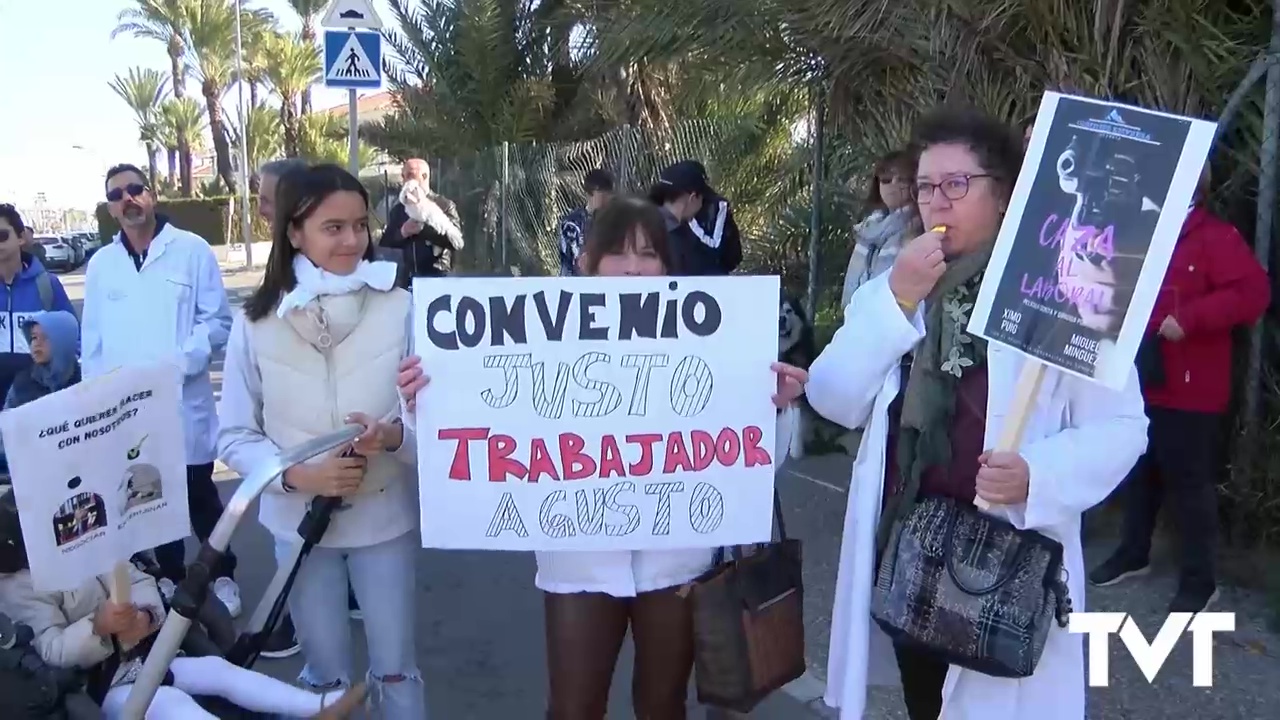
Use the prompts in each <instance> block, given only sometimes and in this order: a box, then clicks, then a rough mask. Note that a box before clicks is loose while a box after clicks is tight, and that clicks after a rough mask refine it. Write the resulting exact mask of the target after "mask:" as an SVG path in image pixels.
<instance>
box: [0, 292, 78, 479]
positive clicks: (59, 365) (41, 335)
mask: <svg viewBox="0 0 1280 720" xmlns="http://www.w3.org/2000/svg"><path fill="white" fill-rule="evenodd" d="M19 332H21V333H22V337H23V339H24V340H25V341H26V344H27V347H29V348H30V355H29V358H30V361H31V362H30V363H29V364H28V365H27V367H26V368H24V369H23V370H21V371H19V372H18V374H17V376H16V377H14V378H13V382H12V383H10V385H9V390H8V392H6V393H5V396H4V409H5V410H9V409H12V408H16V407H21V406H22V405H26V404H27V403H29V402H31V401H32V400H36V399H38V398H42V397H44V396H45V395H49V394H50V393H55V392H57V391H59V390H62V389H64V388H68V387H71V386H72V385H75V384H76V383H78V382H80V360H79V358H77V357H76V352H77V349H78V347H79V343H80V323H79V322H77V321H76V316H75V315H73V314H71V313H69V312H67V311H65V310H51V311H49V312H38V313H35V314H33V315H30V316H28V317H27V318H25V319H24V320H23V322H22V328H21V329H20V330H19ZM8 469H9V463H8V459H7V458H6V457H5V454H4V444H3V441H2V440H0V470H4V471H5V472H7V471H8Z"/></svg>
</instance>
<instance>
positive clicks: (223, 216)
mask: <svg viewBox="0 0 1280 720" xmlns="http://www.w3.org/2000/svg"><path fill="white" fill-rule="evenodd" d="M234 200H235V198H233V197H229V196H223V197H207V198H173V199H164V200H160V201H159V202H158V203H156V212H157V213H159V214H161V215H165V216H167V217H168V218H169V221H170V222H172V223H173V224H174V225H175V226H177V227H180V228H182V229H183V230H187V231H188V232H193V233H195V234H197V235H199V236H200V237H202V238H204V240H205V242H207V243H209V244H210V245H225V244H226V243H227V240H228V233H229V232H230V228H232V227H234V225H233V224H232V222H231V220H232V204H233V201H234ZM96 215H97V218H98V234H99V235H100V236H101V237H102V238H103V239H104V240H106V239H109V238H111V237H114V236H115V234H116V233H117V232H119V231H120V224H119V223H117V222H116V219H115V218H113V217H111V213H109V212H108V211H107V204H106V203H99V204H98V209H97V212H96Z"/></svg>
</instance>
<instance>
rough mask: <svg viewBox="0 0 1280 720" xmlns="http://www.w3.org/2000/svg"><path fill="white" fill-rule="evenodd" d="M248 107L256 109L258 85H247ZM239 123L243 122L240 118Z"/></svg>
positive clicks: (254, 83)
mask: <svg viewBox="0 0 1280 720" xmlns="http://www.w3.org/2000/svg"><path fill="white" fill-rule="evenodd" d="M249 107H250V108H256V107H258V83H256V82H251V83H249ZM241 122H244V119H243V118H241Z"/></svg>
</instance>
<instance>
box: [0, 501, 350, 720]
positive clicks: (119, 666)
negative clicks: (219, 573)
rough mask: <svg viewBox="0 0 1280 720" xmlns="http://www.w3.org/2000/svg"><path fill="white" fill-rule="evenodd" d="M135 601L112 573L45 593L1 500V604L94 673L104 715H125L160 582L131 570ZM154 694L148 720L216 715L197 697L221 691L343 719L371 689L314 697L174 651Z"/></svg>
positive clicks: (50, 649) (57, 657)
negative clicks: (119, 593)
mask: <svg viewBox="0 0 1280 720" xmlns="http://www.w3.org/2000/svg"><path fill="white" fill-rule="evenodd" d="M129 570H130V578H131V579H132V583H133V586H132V589H131V602H130V603H129V604H116V603H113V602H111V599H110V590H109V588H110V581H111V579H110V577H109V576H102V577H97V578H94V579H92V580H90V581H88V582H87V583H85V584H84V585H82V586H81V587H79V588H77V589H75V590H72V591H70V592H42V591H39V590H36V589H35V588H34V587H33V586H32V584H31V571H30V570H29V566H28V560H27V552H26V545H25V543H24V542H23V540H22V530H21V525H20V522H19V519H18V512H17V506H16V505H15V504H14V501H13V496H12V493H10V492H8V490H7V489H6V490H5V491H4V493H3V496H0V603H2V604H3V605H4V607H5V608H6V609H8V611H9V612H10V614H11V615H12V617H13V619H14V620H15V621H16V622H21V623H25V624H27V625H29V626H30V627H31V629H32V630H33V631H34V632H35V641H34V645H35V648H36V650H37V651H38V652H39V653H40V656H41V658H42V659H43V660H44V661H45V662H46V663H48V664H49V665H52V666H54V667H61V668H78V669H82V670H87V671H89V676H90V694H91V695H94V696H95V697H94V699H95V700H97V701H99V702H101V703H102V710H103V712H104V714H105V715H106V716H107V718H118V717H120V716H121V714H122V713H123V711H124V706H125V701H126V700H127V699H128V696H129V689H130V688H131V687H133V681H134V680H135V679H136V678H137V675H138V671H139V670H141V669H142V662H143V660H144V659H145V658H146V653H147V651H148V650H149V649H150V647H151V644H152V642H153V640H154V638H155V633H156V631H157V630H159V629H160V626H161V624H162V623H163V622H164V619H165V615H164V605H163V604H162V602H161V600H160V589H159V587H158V586H157V585H156V581H155V580H154V579H153V578H152V577H151V576H150V575H147V574H145V573H143V572H142V571H141V570H138V569H137V568H135V567H133V566H132V565H130V566H129ZM169 676H170V677H169V678H166V681H165V684H164V685H163V686H161V687H160V688H159V690H158V691H157V692H156V695H155V699H154V700H152V701H151V707H150V708H149V709H148V710H147V715H146V717H147V720H188V719H190V720H197V719H199V720H217V716H215V715H212V714H210V713H209V712H207V711H206V710H204V709H203V708H201V707H200V706H199V705H198V704H196V701H195V700H194V699H193V698H192V696H193V695H205V696H216V697H221V698H223V699H225V700H228V701H230V702H232V703H234V704H235V705H238V706H240V707H242V708H244V709H246V710H251V711H254V712H260V713H270V714H275V715H282V716H284V717H296V718H306V717H310V718H323V719H327V720H337V719H339V718H346V717H348V716H349V715H350V714H351V713H352V712H353V711H354V710H355V709H356V708H357V707H359V705H360V704H361V702H362V701H363V700H364V695H365V688H364V686H363V685H357V686H356V687H353V688H351V689H350V690H348V691H345V692H344V691H342V690H335V691H332V692H327V693H323V694H317V693H313V692H310V691H308V690H304V689H302V688H299V687H295V686H293V685H290V684H288V683H285V682H282V681H280V680H276V679H275V678H271V677H268V676H266V675H263V674H261V673H256V672H254V671H252V670H246V669H244V668H241V667H239V666H236V665H232V664H231V663H229V662H227V661H226V660H224V659H222V658H220V657H216V656H214V657H178V658H175V659H174V660H173V663H172V664H170V666H169Z"/></svg>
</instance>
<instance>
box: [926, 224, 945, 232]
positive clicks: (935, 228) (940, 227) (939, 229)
mask: <svg viewBox="0 0 1280 720" xmlns="http://www.w3.org/2000/svg"><path fill="white" fill-rule="evenodd" d="M946 231H947V226H946V225H934V226H933V229H932V230H930V231H929V232H936V233H944V232H946Z"/></svg>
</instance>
